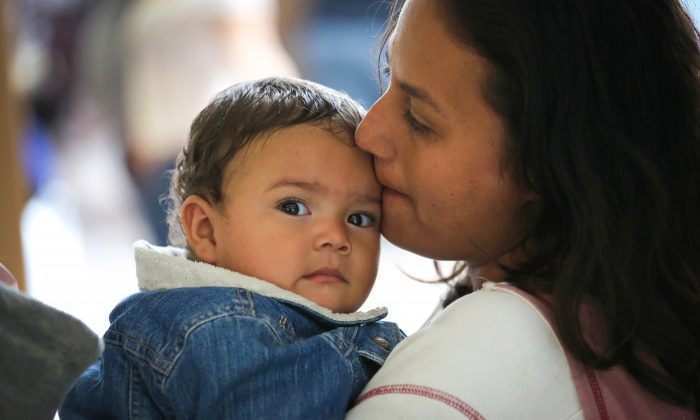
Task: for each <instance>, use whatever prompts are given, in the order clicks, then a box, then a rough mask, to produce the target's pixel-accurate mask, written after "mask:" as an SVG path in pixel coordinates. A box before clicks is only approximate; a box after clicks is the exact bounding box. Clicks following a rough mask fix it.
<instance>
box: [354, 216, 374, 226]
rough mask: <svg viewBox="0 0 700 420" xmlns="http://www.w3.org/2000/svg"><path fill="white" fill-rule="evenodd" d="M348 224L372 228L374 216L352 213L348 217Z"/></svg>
mask: <svg viewBox="0 0 700 420" xmlns="http://www.w3.org/2000/svg"><path fill="white" fill-rule="evenodd" d="M348 223H350V224H351V225H355V226H359V227H370V226H374V216H372V215H371V214H367V213H353V214H351V215H350V216H348Z"/></svg>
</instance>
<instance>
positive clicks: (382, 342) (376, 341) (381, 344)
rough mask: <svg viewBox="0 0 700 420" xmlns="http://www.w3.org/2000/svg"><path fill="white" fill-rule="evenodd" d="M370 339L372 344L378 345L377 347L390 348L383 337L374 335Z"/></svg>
mask: <svg viewBox="0 0 700 420" xmlns="http://www.w3.org/2000/svg"><path fill="white" fill-rule="evenodd" d="M372 341H374V344H376V345H378V346H379V347H381V348H383V349H384V350H389V348H391V344H389V342H388V341H386V339H385V338H384V337H379V336H377V337H374V338H372Z"/></svg>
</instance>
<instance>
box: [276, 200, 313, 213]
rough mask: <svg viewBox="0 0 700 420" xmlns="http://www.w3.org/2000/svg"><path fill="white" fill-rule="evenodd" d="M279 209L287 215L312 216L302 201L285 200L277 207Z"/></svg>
mask: <svg viewBox="0 0 700 420" xmlns="http://www.w3.org/2000/svg"><path fill="white" fill-rule="evenodd" d="M277 208H278V209H279V210H280V211H281V212H282V213H287V214H289V215H292V216H305V215H307V214H311V211H309V207H308V206H307V205H306V204H304V203H302V202H301V201H300V200H284V201H282V202H281V203H279V204H278V205H277Z"/></svg>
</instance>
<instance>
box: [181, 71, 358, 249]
mask: <svg viewBox="0 0 700 420" xmlns="http://www.w3.org/2000/svg"><path fill="white" fill-rule="evenodd" d="M364 115H365V110H364V108H363V107H362V106H361V105H359V104H358V103H357V102H355V101H353V100H352V99H351V98H350V97H349V96H347V95H345V94H343V93H341V92H338V91H335V90H333V89H330V88H328V87H325V86H322V85H319V84H316V83H313V82H309V81H306V80H300V79H293V78H281V77H272V78H267V79H261V80H256V81H251V82H244V83H239V84H236V85H233V86H231V87H230V88H228V89H226V90H224V91H222V92H221V93H219V94H218V95H217V96H216V97H215V98H214V99H213V100H212V101H211V102H210V103H209V105H207V106H206V107H205V108H204V109H203V110H202V111H201V112H200V113H199V114H198V115H197V117H196V118H195V119H194V121H193V122H192V126H191V128H190V135H189V140H188V143H187V145H186V146H185V147H184V149H183V150H182V152H181V153H180V155H179V156H178V158H177V161H176V166H175V169H174V170H173V172H172V177H171V181H170V193H169V196H168V198H167V201H168V225H169V240H170V243H171V244H173V245H180V246H185V245H186V243H185V240H184V234H183V232H182V221H181V216H182V214H181V211H182V203H183V201H184V200H185V199H186V198H187V197H189V196H191V195H199V196H201V197H202V198H204V199H206V200H207V201H209V202H210V203H211V204H218V203H220V202H221V201H222V200H223V199H224V196H223V188H222V187H223V184H224V175H225V173H226V167H227V166H228V163H229V162H230V161H231V160H232V159H233V158H234V156H235V155H236V154H237V153H238V152H239V151H240V150H242V149H243V148H244V147H245V146H246V145H248V144H250V143H251V142H252V141H255V140H257V139H262V138H265V137H266V136H267V135H269V134H272V133H273V132H274V131H276V130H279V129H283V128H287V127H292V126H295V125H299V124H317V125H319V126H321V127H323V128H324V129H327V130H329V131H330V132H332V133H335V134H341V133H346V134H348V135H349V138H350V140H349V141H351V143H350V144H351V145H353V146H354V141H353V140H352V139H354V135H355V129H356V128H357V126H358V125H359V124H360V121H361V120H362V117H364Z"/></svg>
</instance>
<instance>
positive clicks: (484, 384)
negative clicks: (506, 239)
mask: <svg viewBox="0 0 700 420" xmlns="http://www.w3.org/2000/svg"><path fill="white" fill-rule="evenodd" d="M358 401H359V403H358V404H357V405H356V406H355V407H354V408H353V409H352V410H351V411H350V412H349V413H348V415H347V418H348V419H351V420H353V419H375V418H376V419H463V418H472V419H480V418H488V419H583V411H582V408H581V404H580V402H579V398H578V395H577V392H576V387H575V384H574V381H573V380H572V377H571V373H570V369H569V365H568V363H567V359H566V355H565V353H564V350H563V348H562V346H561V345H560V343H559V341H558V339H557V337H556V335H555V333H554V331H553V330H552V328H551V327H550V325H549V324H548V322H547V321H546V320H545V319H544V318H543V317H542V315H541V314H540V312H539V311H538V310H537V309H536V308H535V307H534V306H533V305H532V304H531V303H530V302H528V301H527V300H526V299H524V298H523V297H521V296H519V295H517V294H515V293H513V292H511V291H509V290H506V289H502V288H497V287H495V284H493V283H485V284H484V285H483V287H482V289H481V290H479V291H478V292H475V293H472V294H470V295H467V296H464V297H462V298H460V299H458V300H457V301H455V302H454V303H452V304H451V305H450V306H449V307H448V308H447V309H445V310H444V311H443V312H442V313H441V314H440V315H439V316H437V317H436V318H435V319H434V320H433V321H432V323H431V324H429V325H427V326H426V327H423V328H422V329H421V330H419V331H418V332H416V333H415V334H413V335H412V336H410V337H408V338H407V339H406V340H404V341H403V342H402V343H401V344H400V345H399V346H397V347H396V349H395V350H394V351H393V353H392V354H391V355H390V356H389V358H388V359H387V360H386V362H385V363H384V366H383V367H382V368H381V369H380V370H379V372H378V373H377V374H376V375H375V376H374V378H373V379H372V380H371V381H370V382H369V383H368V384H367V386H366V387H365V390H364V391H363V392H362V394H361V396H360V398H359V399H358Z"/></svg>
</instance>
